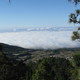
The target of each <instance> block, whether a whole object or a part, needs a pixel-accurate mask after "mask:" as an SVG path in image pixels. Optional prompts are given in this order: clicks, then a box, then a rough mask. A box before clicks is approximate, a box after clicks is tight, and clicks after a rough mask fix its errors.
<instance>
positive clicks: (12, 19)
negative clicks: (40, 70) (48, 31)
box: [0, 0, 78, 29]
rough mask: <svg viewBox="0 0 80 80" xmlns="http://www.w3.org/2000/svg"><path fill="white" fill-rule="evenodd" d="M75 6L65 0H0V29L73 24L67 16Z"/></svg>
mask: <svg viewBox="0 0 80 80" xmlns="http://www.w3.org/2000/svg"><path fill="white" fill-rule="evenodd" d="M60 1H62V2H60ZM77 8H78V6H77V7H75V6H74V4H72V3H69V2H68V1H67V0H12V1H11V4H9V2H8V0H0V29H11V28H26V27H59V26H60V27H64V26H74V25H73V24H69V23H68V18H69V17H68V16H69V14H70V13H71V12H74V11H75V9H77Z"/></svg>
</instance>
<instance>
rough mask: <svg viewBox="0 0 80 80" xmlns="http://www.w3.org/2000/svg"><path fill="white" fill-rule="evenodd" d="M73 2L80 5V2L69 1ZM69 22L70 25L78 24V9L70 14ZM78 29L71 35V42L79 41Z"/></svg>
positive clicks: (79, 22)
mask: <svg viewBox="0 0 80 80" xmlns="http://www.w3.org/2000/svg"><path fill="white" fill-rule="evenodd" d="M69 1H73V2H74V4H75V5H77V4H78V3H80V0H69ZM69 22H70V23H75V24H80V9H77V10H76V12H75V13H71V14H70V16H69ZM79 31H80V28H78V31H74V32H73V35H72V40H76V39H80V33H79Z"/></svg>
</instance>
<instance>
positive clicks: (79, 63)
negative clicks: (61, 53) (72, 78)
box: [73, 53, 80, 68]
mask: <svg viewBox="0 0 80 80" xmlns="http://www.w3.org/2000/svg"><path fill="white" fill-rule="evenodd" d="M73 61H74V64H75V66H76V67H78V68H79V67H80V53H78V54H75V55H73Z"/></svg>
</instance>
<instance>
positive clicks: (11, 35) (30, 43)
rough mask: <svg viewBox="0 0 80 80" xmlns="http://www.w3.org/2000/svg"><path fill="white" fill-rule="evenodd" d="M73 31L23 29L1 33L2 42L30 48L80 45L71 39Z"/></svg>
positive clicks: (0, 39)
mask: <svg viewBox="0 0 80 80" xmlns="http://www.w3.org/2000/svg"><path fill="white" fill-rule="evenodd" d="M71 36H72V31H23V32H4V33H0V43H6V44H9V45H16V46H20V47H24V48H29V49H57V48H75V47H80V42H79V41H77V40H76V41H72V40H71Z"/></svg>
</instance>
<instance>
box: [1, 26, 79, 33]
mask: <svg viewBox="0 0 80 80" xmlns="http://www.w3.org/2000/svg"><path fill="white" fill-rule="evenodd" d="M77 28H78V27H37V28H31V27H30V28H15V29H6V30H0V32H23V31H75V30H77Z"/></svg>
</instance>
